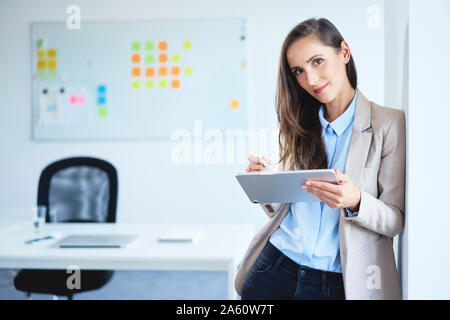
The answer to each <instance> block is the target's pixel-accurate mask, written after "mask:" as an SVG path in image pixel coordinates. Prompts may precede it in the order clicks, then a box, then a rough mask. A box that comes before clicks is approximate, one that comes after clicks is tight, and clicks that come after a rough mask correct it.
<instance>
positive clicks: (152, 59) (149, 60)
mask: <svg viewBox="0 0 450 320" xmlns="http://www.w3.org/2000/svg"><path fill="white" fill-rule="evenodd" d="M153 62H155V57H154V56H145V63H146V64H153Z"/></svg>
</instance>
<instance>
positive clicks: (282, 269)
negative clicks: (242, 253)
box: [241, 241, 345, 300]
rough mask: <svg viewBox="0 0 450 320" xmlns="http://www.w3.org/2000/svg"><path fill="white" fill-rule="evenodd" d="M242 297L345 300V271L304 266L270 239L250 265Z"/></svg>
mask: <svg viewBox="0 0 450 320" xmlns="http://www.w3.org/2000/svg"><path fill="white" fill-rule="evenodd" d="M241 298H242V300H264V299H268V300H276V299H283V300H290V299H300V300H302V299H313V300H345V293H344V282H343V279H342V273H337V272H327V271H322V270H316V269H311V268H309V267H306V266H302V265H299V264H297V263H296V262H294V261H293V260H291V259H290V258H288V257H287V256H286V255H285V254H283V253H282V252H281V251H280V250H278V249H277V248H276V247H275V246H274V245H273V244H272V243H270V241H267V244H266V246H265V247H264V249H263V250H262V252H261V254H260V255H259V257H258V258H257V260H256V262H255V263H254V265H253V266H252V268H251V269H250V272H249V273H248V276H247V278H246V279H245V281H244V284H243V287H242V296H241Z"/></svg>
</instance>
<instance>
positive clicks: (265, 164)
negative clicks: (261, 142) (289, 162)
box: [259, 158, 275, 171]
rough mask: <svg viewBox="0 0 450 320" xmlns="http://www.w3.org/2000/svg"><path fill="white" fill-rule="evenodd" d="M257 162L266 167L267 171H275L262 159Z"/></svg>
mask: <svg viewBox="0 0 450 320" xmlns="http://www.w3.org/2000/svg"><path fill="white" fill-rule="evenodd" d="M259 162H261V163H262V164H263V165H264V167H266V168H267V169H269V170H271V171H275V168H274V167H272V166H271V165H270V164H268V163H267V161H265V160H264V159H262V158H261V159H260V160H259Z"/></svg>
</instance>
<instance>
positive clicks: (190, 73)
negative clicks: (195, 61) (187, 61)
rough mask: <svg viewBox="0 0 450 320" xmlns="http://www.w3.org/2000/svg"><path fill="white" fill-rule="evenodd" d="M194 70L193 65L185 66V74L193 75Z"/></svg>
mask: <svg viewBox="0 0 450 320" xmlns="http://www.w3.org/2000/svg"><path fill="white" fill-rule="evenodd" d="M192 72H193V70H192V67H185V68H184V74H185V75H187V76H191V75H192Z"/></svg>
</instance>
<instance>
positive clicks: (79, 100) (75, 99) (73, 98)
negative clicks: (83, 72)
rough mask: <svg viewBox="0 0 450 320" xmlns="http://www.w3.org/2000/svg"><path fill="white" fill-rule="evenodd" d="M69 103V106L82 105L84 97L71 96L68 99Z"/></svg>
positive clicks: (79, 95)
mask: <svg viewBox="0 0 450 320" xmlns="http://www.w3.org/2000/svg"><path fill="white" fill-rule="evenodd" d="M69 102H70V104H71V105H74V104H84V103H85V102H86V97H85V96H83V95H81V94H78V95H77V94H73V95H71V96H70V97H69Z"/></svg>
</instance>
